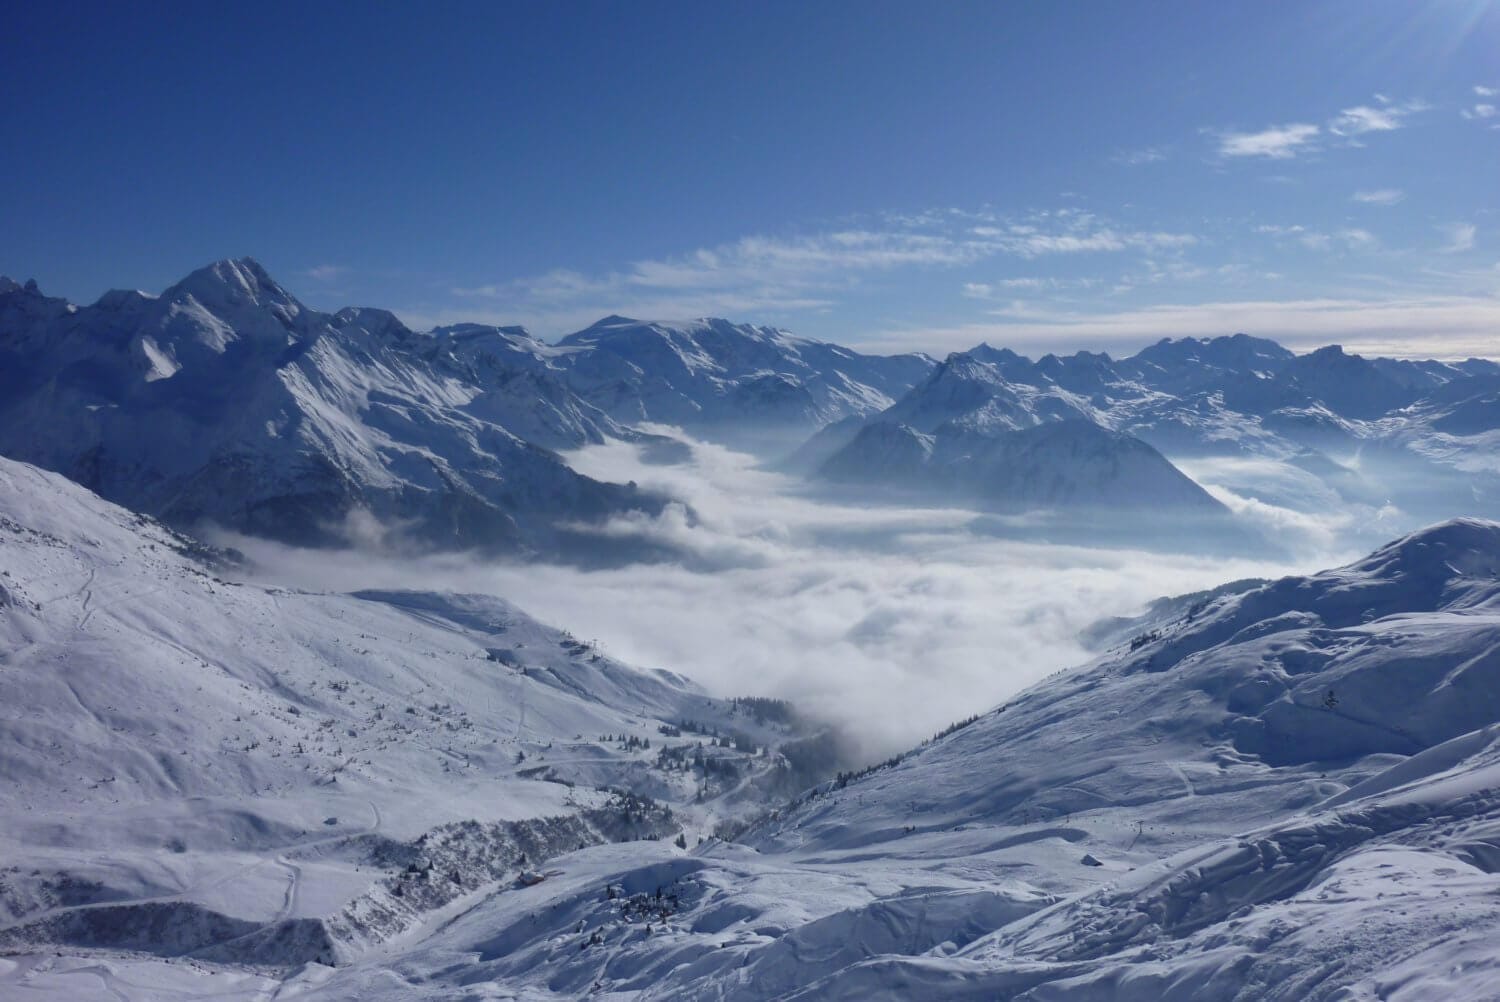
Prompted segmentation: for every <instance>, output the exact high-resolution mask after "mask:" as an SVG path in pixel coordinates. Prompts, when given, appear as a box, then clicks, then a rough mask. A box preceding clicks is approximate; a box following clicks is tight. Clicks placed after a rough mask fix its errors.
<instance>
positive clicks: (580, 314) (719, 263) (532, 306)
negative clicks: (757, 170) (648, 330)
mask: <svg viewBox="0 0 1500 1002" xmlns="http://www.w3.org/2000/svg"><path fill="white" fill-rule="evenodd" d="M1197 240H1198V238H1197V237H1196V236H1195V235H1194V234H1191V233H1179V232H1172V231H1167V230H1156V229H1139V228H1132V227H1128V226H1122V225H1119V224H1117V223H1113V222H1111V221H1109V220H1105V219H1102V218H1100V217H1098V216H1096V215H1095V214H1093V213H1090V212H1087V211H1084V210H1082V209H1077V208H1063V209H1057V210H1047V211H1038V212H1033V213H1027V214H1024V215H1018V216H1010V215H1002V214H998V213H994V212H989V211H978V212H966V211H961V210H957V209H946V210H934V211H932V212H928V213H918V214H914V215H912V214H908V215H899V216H898V215H886V216H880V217H874V218H871V219H869V220H866V221H865V222H864V223H863V224H862V225H859V226H851V227H847V228H843V229H837V230H830V231H826V232H819V233H811V234H803V235H796V236H766V235H757V236H749V237H745V238H743V239H740V240H736V241H733V242H730V243H727V244H722V245H719V246H716V247H711V248H701V249H698V250H695V251H692V252H689V253H686V254H683V255H679V256H677V257H670V258H657V259H644V260H640V261H635V262H633V263H631V264H629V265H627V266H626V267H624V268H621V269H619V270H616V271H611V272H606V273H603V274H595V275H586V274H582V273H580V272H576V271H570V270H559V271H552V272H548V273H546V274H543V275H538V276H532V277H528V278H522V279H516V280H512V281H508V282H496V283H487V284H484V285H479V286H472V287H461V288H454V289H452V290H451V293H452V295H454V296H455V297H457V298H458V299H459V300H461V301H463V302H467V303H469V304H480V305H481V306H482V307H483V308H487V309H504V310H505V311H506V312H505V316H504V319H508V320H510V321H512V322H514V321H516V320H521V321H522V322H526V323H531V324H536V325H538V326H540V327H543V328H555V329H558V330H561V329H566V328H568V327H570V326H576V325H581V324H583V323H587V322H589V321H590V320H592V319H595V318H597V317H598V316H600V315H602V314H604V313H612V312H615V313H628V314H630V315H633V316H642V317H651V318H663V319H667V318H680V317H689V316H702V315H743V314H745V313H751V314H756V315H759V316H765V315H766V314H768V313H772V314H774V313H782V314H785V313H790V312H798V311H807V310H814V309H826V308H830V307H832V306H833V305H834V304H836V303H837V302H839V301H841V299H842V298H843V297H844V296H845V295H846V294H847V293H848V292H849V291H850V290H851V289H852V288H853V287H855V286H856V285H858V284H859V283H860V282H861V281H862V280H863V279H864V278H865V277H867V276H871V275H878V274H882V273H886V272H891V271H895V270H898V269H933V268H942V269H953V268H962V267H966V266H971V265H974V264H976V263H978V262H981V261H984V260H989V259H998V258H1006V257H1010V258H1020V259H1023V260H1033V259H1039V258H1046V257H1054V256H1068V255H1080V254H1119V253H1126V252H1130V253H1137V254H1158V255H1159V254H1173V253H1179V252H1181V251H1182V250H1184V249H1185V248H1189V247H1191V246H1193V245H1194V244H1195V243H1196V242H1197ZM447 309H448V313H447V314H445V315H443V316H441V317H434V316H432V315H430V314H425V313H422V312H421V311H406V313H404V314H403V315H404V316H405V317H406V318H407V319H408V322H413V323H418V324H419V325H422V326H425V325H426V322H437V321H438V320H447V319H458V317H455V316H452V314H454V313H456V312H458V311H456V310H454V309H453V308H452V307H449V308H447ZM464 312H465V313H466V317H465V318H468V319H472V314H473V312H474V311H473V309H472V306H471V307H470V308H469V309H467V310H465V311H464Z"/></svg>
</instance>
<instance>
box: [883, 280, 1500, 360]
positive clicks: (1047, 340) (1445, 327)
mask: <svg viewBox="0 0 1500 1002" xmlns="http://www.w3.org/2000/svg"><path fill="white" fill-rule="evenodd" d="M1496 330H1500V297H1497V296H1461V295H1449V296H1437V295H1434V296H1416V295H1412V296H1401V297H1392V298H1386V299H1376V298H1370V299H1350V298H1327V299H1286V300H1235V301H1210V302H1198V303H1163V304H1159V305H1154V306H1146V307H1142V308H1139V309H1130V310H1120V311H1111V312H1089V311H1083V310H1074V311H1069V310H1057V309H1052V308H1050V307H1032V308H1029V309H1015V308H1014V307H1013V306H1012V307H1007V308H1006V310H1005V311H1004V313H1003V315H1000V316H997V317H996V318H995V319H994V320H992V321H988V322H985V321H981V322H975V323H967V324H960V325H955V326H947V327H935V326H934V327H908V328H903V329H892V330H888V331H885V332H883V333H880V334H876V335H873V336H872V337H870V338H868V339H867V340H866V341H865V347H866V348H868V349H870V350H881V351H887V350H888V351H906V350H912V349H921V350H923V351H927V352H929V353H933V354H941V353H943V352H947V351H961V350H963V349H965V348H968V347H972V346H973V345H975V344H978V343H979V342H980V341H988V342H989V343H991V344H996V345H1006V346H1009V347H1012V348H1015V349H1016V350H1018V351H1030V352H1033V353H1041V352H1047V351H1073V350H1076V349H1079V348H1102V349H1109V350H1111V351H1135V350H1137V349H1139V348H1141V347H1143V346H1144V345H1146V344H1149V343H1151V342H1153V341H1156V340H1158V339H1160V338H1162V337H1212V336H1217V335H1221V334H1233V333H1236V332H1239V331H1244V332H1246V333H1249V334H1256V335H1260V336H1264V337H1271V338H1275V339H1276V340H1278V341H1281V342H1282V343H1284V344H1288V345H1291V346H1295V347H1303V348H1312V347H1318V346H1321V345H1325V344H1329V343H1333V342H1338V343H1342V344H1344V345H1345V346H1346V347H1348V348H1349V349H1350V350H1351V351H1361V352H1365V353H1367V354H1380V355H1391V356H1399V357H1422V358H1430V357H1439V358H1466V357H1469V356H1480V357H1486V356H1494V355H1495V354H1496V349H1495V340H1494V332H1495V331H1496Z"/></svg>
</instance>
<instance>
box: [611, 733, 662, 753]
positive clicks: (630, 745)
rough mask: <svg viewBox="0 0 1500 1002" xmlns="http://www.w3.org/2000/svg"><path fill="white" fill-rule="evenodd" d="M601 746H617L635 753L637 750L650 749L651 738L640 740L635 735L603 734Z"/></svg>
mask: <svg viewBox="0 0 1500 1002" xmlns="http://www.w3.org/2000/svg"><path fill="white" fill-rule="evenodd" d="M599 743H600V744H617V745H619V746H620V747H621V748H623V749H625V750H626V751H635V750H636V749H637V748H650V747H651V739H650V738H638V737H636V736H635V735H634V734H601V735H599Z"/></svg>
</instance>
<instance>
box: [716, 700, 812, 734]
mask: <svg viewBox="0 0 1500 1002" xmlns="http://www.w3.org/2000/svg"><path fill="white" fill-rule="evenodd" d="M730 705H731V706H733V707H734V709H735V710H737V711H742V712H744V713H748V714H749V715H750V716H751V717H753V718H754V719H755V722H756V723H758V724H767V723H771V724H785V725H786V726H788V727H790V726H791V725H792V724H793V723H795V722H796V713H795V711H794V710H793V709H792V704H791V703H788V702H787V701H786V700H784V699H769V698H767V697H765V696H737V697H735V698H734V699H732V700H730Z"/></svg>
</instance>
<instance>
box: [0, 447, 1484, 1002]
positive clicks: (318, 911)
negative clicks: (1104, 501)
mask: <svg viewBox="0 0 1500 1002" xmlns="http://www.w3.org/2000/svg"><path fill="white" fill-rule="evenodd" d="M0 572H3V575H0V776H3V779H4V784H5V786H4V794H3V799H0V847H3V852H0V860H3V863H0V998H3V999H5V1000H7V1002H9V1000H11V999H17V1000H22V999H42V998H47V999H94V998H97V999H108V1000H117V999H176V998H217V999H243V1000H247V1002H248V1000H252V999H270V998H273V997H274V998H283V999H285V998H308V999H347V998H367V999H428V998H430V999H538V1000H541V999H574V998H582V997H590V998H607V999H621V1000H623V999H676V998H686V999H746V1000H750V999H782V998H806V999H881V998H887V999H906V998H913V999H918V998H920V999H997V998H999V999H1011V998H1017V999H1030V1000H1059V999H1068V1000H1077V999H1101V1000H1103V999H1140V1000H1146V999H1151V1000H1155V999H1265V998H1271V999H1318V998H1326V999H1342V1000H1355V999H1377V998H1379V999H1396V1000H1400V999H1455V998H1458V999H1481V998H1495V997H1497V995H1500V955H1497V953H1496V951H1495V949H1494V944H1495V943H1496V942H1497V941H1500V940H1497V936H1500V879H1497V877H1496V874H1495V871H1496V870H1497V869H1500V524H1496V523H1492V522H1486V521H1479V520H1456V521H1450V522H1446V523H1442V524H1439V525H1436V526H1433V527H1431V528H1428V529H1425V530H1422V531H1420V532H1417V533H1414V534H1412V535H1409V536H1406V537H1405V538H1402V539H1400V540H1398V541H1396V542H1394V543H1391V544H1390V545H1388V546H1385V547H1383V548H1381V549H1380V550H1378V551H1376V552H1375V553H1373V554H1371V555H1370V556H1368V557H1366V558H1364V559H1362V560H1360V561H1357V562H1355V563H1353V564H1350V565H1349V566H1346V567H1343V568H1339V569H1337V570H1332V571H1327V572H1324V573H1321V574H1317V575H1313V576H1310V577H1304V578H1286V579H1283V580H1280V581H1276V582H1273V583H1270V584H1267V585H1265V586H1262V587H1257V588H1251V589H1249V590H1243V591H1236V592H1234V593H1226V594H1220V595H1218V596H1217V597H1214V598H1210V599H1207V600H1205V601H1204V602H1202V603H1200V604H1197V605H1193V606H1191V607H1189V608H1188V609H1187V610H1186V611H1185V612H1183V613H1182V614H1181V615H1180V616H1178V617H1176V618H1174V619H1171V620H1170V621H1168V622H1165V623H1162V622H1155V623H1153V624H1152V625H1151V626H1150V628H1149V629H1144V628H1143V629H1144V632H1140V633H1137V634H1136V635H1134V636H1132V637H1130V638H1129V639H1127V640H1124V641H1123V642H1122V643H1121V644H1120V645H1119V646H1118V647H1117V648H1115V649H1113V650H1111V651H1109V652H1108V653H1106V654H1105V655H1103V656H1102V657H1101V658H1100V659H1098V660H1097V661H1095V662H1093V663H1092V664H1089V665H1086V666H1083V667H1081V668H1078V669H1075V670H1072V671H1068V672H1064V673H1061V674H1059V675H1057V676H1054V677H1053V678H1051V679H1049V680H1047V681H1046V682H1044V683H1042V684H1041V685H1039V686H1036V687H1035V688H1033V689H1031V690H1030V691H1028V692H1026V693H1023V694H1022V695H1020V696H1018V697H1017V698H1015V699H1013V700H1012V701H1011V702H1009V703H1008V704H1006V705H1004V706H1001V707H998V708H995V709H993V710H991V711H989V712H987V713H984V714H983V715H981V716H979V717H978V718H976V719H974V720H972V721H968V722H964V723H963V724H962V725H961V726H958V727H956V728H955V729H953V730H952V731H951V732H950V733H947V734H945V735H943V736H942V737H939V738H937V739H935V740H933V741H931V742H929V743H927V744H925V745H923V746H922V747H920V748H918V749H915V750H913V751H911V752H910V753H908V754H906V755H903V756H899V757H898V758H897V759H895V760H893V761H891V762H889V763H886V764H884V765H882V766H880V767H877V768H874V769H871V770H867V771H864V772H861V773H857V774H848V773H844V774H841V775H839V776H838V777H837V778H835V779H830V780H827V781H824V782H822V783H820V784H819V785H817V786H815V787H812V788H811V789H805V788H804V787H805V785H806V784H805V782H800V781H799V780H800V779H801V778H802V777H805V776H808V775H811V774H812V772H811V769H810V768H809V767H807V766H806V761H807V759H808V757H809V754H808V751H807V749H808V747H809V746H816V744H817V738H816V736H813V735H807V734H805V733H803V732H801V731H799V729H798V728H799V725H798V724H797V723H796V722H795V720H794V719H792V718H788V717H787V716H786V714H785V713H784V710H783V709H782V708H780V707H779V706H772V705H768V706H758V705H752V704H748V703H731V702H727V701H720V700H715V699H711V698H709V697H707V696H705V695H704V694H703V693H701V692H698V691H697V690H696V689H694V687H693V686H691V685H690V684H689V683H687V682H685V681H683V680H682V679H680V678H677V677H675V676H672V675H669V674H666V673H660V672H654V673H653V672H644V671H640V670H637V669H634V668H631V667H629V666H626V665H623V664H620V663H618V662H616V661H614V660H612V659H611V658H609V657H608V656H607V654H605V653H604V652H601V651H597V650H595V649H593V648H592V647H591V646H590V645H588V644H586V643H583V642H580V641H578V640H576V639H574V638H572V637H570V636H568V635H567V634H565V633H562V632H560V631H557V630H554V629H551V628H549V627H545V626H542V625H540V624H538V623H536V622H535V621H533V620H531V619H530V618H528V617H527V616H526V615H525V614H524V613H523V612H521V611H520V610H518V609H516V608H514V607H513V606H510V605H508V604H506V603H503V602H500V601H498V600H495V599H489V598H476V597H465V596H454V595H434V594H420V593H382V594H361V595H332V594H313V593H305V592H292V591H285V590H278V589H271V588H265V587H259V586H254V585H251V584H244V583H236V582H235V569H234V566H233V562H232V558H231V557H230V556H229V555H225V554H220V553H217V552H215V551H210V550H206V549H204V548H202V547H200V546H198V545H197V544H195V543H193V542H191V541H190V540H188V539H187V538H185V537H182V536H179V535H176V534H175V533H173V532H171V531H169V530H167V529H164V528H162V527H161V526H160V525H158V524H157V523H155V522H153V521H151V520H149V519H146V518H143V517H141V516H138V515H134V514H132V513H130V512H128V511H126V510H124V509H121V508H118V507H116V506H114V505H112V504H109V503H107V502H104V501H102V500H100V499H99V498H98V497H96V496H95V495H93V494H90V493H89V492H87V491H86V490H84V489H82V488H80V487H78V486H77V485H75V484H73V483H71V482H69V481H67V480H65V479H63V478H61V477H60V476H57V475H55V474H51V473H46V472H43V471H41V470H38V469H36V468H35V467H31V466H28V465H25V464H21V463H16V462H12V461H9V460H0ZM995 656H996V658H997V659H998V658H1002V657H1003V656H1004V654H1003V652H996V654H995ZM710 734H712V735H716V736H717V740H713V739H711V738H710V737H709V735H710ZM647 742H649V745H648V744H647ZM700 742H701V744H700ZM672 749H677V750H676V751H673V750H672ZM825 764H826V762H825ZM610 790H613V791H614V792H609V791H610ZM788 798H791V799H790V802H788ZM775 804H779V805H780V806H778V807H772V808H770V809H766V805H775ZM715 831H717V832H719V833H721V834H725V835H732V836H733V837H734V841H732V842H726V841H723V840H721V839H719V838H716V837H713V833H714V832H715ZM679 834H680V835H681V836H682V837H681V839H680V841H679V840H678V838H677V836H678V835H679ZM700 839H701V841H700Z"/></svg>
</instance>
